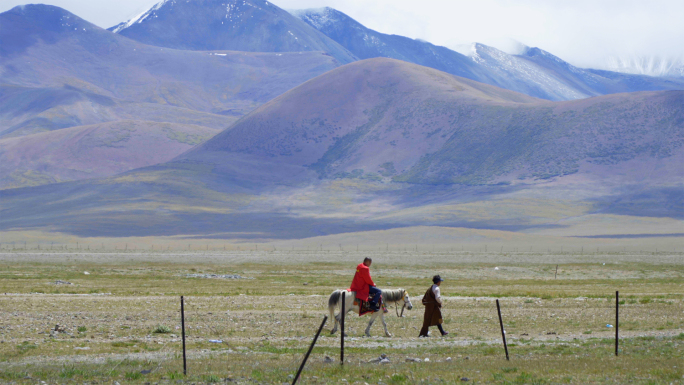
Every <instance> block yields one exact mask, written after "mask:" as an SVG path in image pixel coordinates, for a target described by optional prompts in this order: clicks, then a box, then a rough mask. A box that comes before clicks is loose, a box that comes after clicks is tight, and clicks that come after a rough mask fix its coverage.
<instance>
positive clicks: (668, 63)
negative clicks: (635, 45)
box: [604, 55, 684, 77]
mask: <svg viewBox="0 0 684 385" xmlns="http://www.w3.org/2000/svg"><path fill="white" fill-rule="evenodd" d="M604 67H605V69H607V70H609V71H614V72H622V73H627V74H635V75H648V76H657V77H684V57H679V58H677V57H660V56H640V55H636V56H611V57H609V58H608V59H606V64H605V66H604Z"/></svg>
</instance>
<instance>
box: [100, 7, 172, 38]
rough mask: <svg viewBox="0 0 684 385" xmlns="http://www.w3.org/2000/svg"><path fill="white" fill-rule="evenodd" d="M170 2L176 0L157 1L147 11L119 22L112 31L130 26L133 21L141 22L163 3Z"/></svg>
mask: <svg viewBox="0 0 684 385" xmlns="http://www.w3.org/2000/svg"><path fill="white" fill-rule="evenodd" d="M168 2H171V4H173V3H175V2H176V0H162V1H160V2H158V3H157V4H155V5H153V6H152V8H150V9H148V10H147V11H144V12H143V13H141V14H139V15H138V16H135V17H134V18H132V19H130V20H128V21H126V22H124V23H121V24H119V25H118V26H116V28H114V29H113V30H112V32H114V33H119V32H121V31H122V30H124V29H126V28H128V27H130V26H132V25H133V24H135V23H142V22H143V21H145V19H147V18H148V17H149V16H150V15H152V14H153V13H154V12H155V11H158V10H159V9H160V8H161V7H163V6H164V4H166V3H168Z"/></svg>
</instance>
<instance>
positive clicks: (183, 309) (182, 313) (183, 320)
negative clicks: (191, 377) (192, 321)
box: [181, 295, 188, 376]
mask: <svg viewBox="0 0 684 385" xmlns="http://www.w3.org/2000/svg"><path fill="white" fill-rule="evenodd" d="M181 333H182V335H183V375H184V376H185V375H187V374H188V367H187V363H186V360H185V307H184V306H183V296H182V295H181Z"/></svg>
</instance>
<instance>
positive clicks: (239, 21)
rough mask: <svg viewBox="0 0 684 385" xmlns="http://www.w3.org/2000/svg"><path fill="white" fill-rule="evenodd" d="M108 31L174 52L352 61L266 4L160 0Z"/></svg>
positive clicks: (260, 1) (262, 1)
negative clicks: (322, 55)
mask: <svg viewBox="0 0 684 385" xmlns="http://www.w3.org/2000/svg"><path fill="white" fill-rule="evenodd" d="M109 30H110V31H113V32H115V33H117V34H120V35H122V36H126V37H129V38H131V39H134V40H137V41H140V42H143V43H146V44H149V45H154V46H160V47H167V48H174V49H186V50H188V49H189V50H202V51H205V50H232V51H247V52H297V51H324V52H327V53H329V54H330V55H332V56H333V57H335V59H336V60H337V61H338V62H340V63H341V64H346V63H350V62H352V61H354V60H356V58H355V57H354V56H353V55H352V54H351V53H350V52H349V51H347V50H346V49H345V48H343V47H342V46H340V45H339V44H337V43H336V42H334V41H332V40H331V39H330V38H328V37H327V36H325V35H323V34H322V33H320V32H319V31H317V30H315V29H312V28H310V27H309V26H308V25H306V24H305V23H303V22H302V21H301V20H299V19H297V18H295V17H293V16H292V15H290V14H289V13H287V12H285V11H283V10H282V9H280V8H278V7H277V6H275V5H273V4H272V3H269V2H268V1H265V0H194V1H192V2H190V1H186V2H182V1H176V0H162V1H160V2H159V3H157V4H155V5H154V6H152V7H151V8H150V9H149V10H148V11H146V12H144V13H142V14H141V15H139V16H137V17H134V18H133V19H131V20H129V21H127V22H124V23H120V24H118V25H116V26H114V27H111V28H109Z"/></svg>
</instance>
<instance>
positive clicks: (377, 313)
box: [366, 310, 382, 337]
mask: <svg viewBox="0 0 684 385" xmlns="http://www.w3.org/2000/svg"><path fill="white" fill-rule="evenodd" d="M381 312H382V310H381V311H376V312H375V313H373V314H371V317H370V320H369V321H368V326H367V327H366V337H370V336H371V335H370V328H371V326H373V322H375V319H376V318H378V315H379V314H380V313H381Z"/></svg>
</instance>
